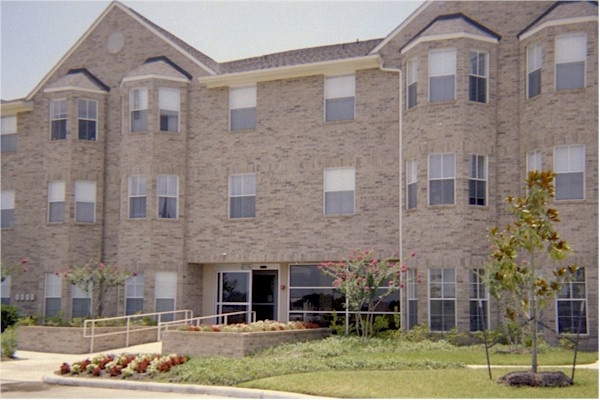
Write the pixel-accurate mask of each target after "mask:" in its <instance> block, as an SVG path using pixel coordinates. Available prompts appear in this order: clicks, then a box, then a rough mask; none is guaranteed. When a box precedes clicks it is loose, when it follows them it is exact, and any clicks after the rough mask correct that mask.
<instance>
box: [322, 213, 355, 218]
mask: <svg viewBox="0 0 600 400" xmlns="http://www.w3.org/2000/svg"><path fill="white" fill-rule="evenodd" d="M355 215H357V214H356V213H352V214H323V216H324V217H325V218H351V217H354V216H355Z"/></svg>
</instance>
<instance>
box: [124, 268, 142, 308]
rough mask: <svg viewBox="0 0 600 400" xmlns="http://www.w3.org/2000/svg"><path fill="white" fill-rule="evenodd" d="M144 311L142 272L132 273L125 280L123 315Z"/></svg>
mask: <svg viewBox="0 0 600 400" xmlns="http://www.w3.org/2000/svg"><path fill="white" fill-rule="evenodd" d="M143 311H144V274H143V273H139V274H134V275H133V276H130V277H129V278H127V280H126V281H125V315H133V314H136V313H142V312H143Z"/></svg>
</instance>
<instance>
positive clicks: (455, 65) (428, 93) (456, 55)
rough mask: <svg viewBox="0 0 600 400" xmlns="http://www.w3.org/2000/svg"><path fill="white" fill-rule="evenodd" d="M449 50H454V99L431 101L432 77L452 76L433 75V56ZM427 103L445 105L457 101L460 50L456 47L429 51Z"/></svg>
mask: <svg viewBox="0 0 600 400" xmlns="http://www.w3.org/2000/svg"><path fill="white" fill-rule="evenodd" d="M448 50H453V51H454V61H455V62H454V74H453V76H454V98H453V99H451V100H443V101H431V78H432V77H437V76H450V75H431V54H433V53H443V52H445V51H448ZM427 57H428V59H427V102H428V103H430V104H431V103H444V102H447V101H456V90H457V87H456V73H457V70H458V50H457V49H456V48H454V47H447V48H444V49H432V50H429V53H428V54H427Z"/></svg>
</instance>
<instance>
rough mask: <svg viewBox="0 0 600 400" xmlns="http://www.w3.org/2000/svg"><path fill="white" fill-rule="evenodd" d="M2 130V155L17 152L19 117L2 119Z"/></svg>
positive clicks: (0, 141) (13, 116)
mask: <svg viewBox="0 0 600 400" xmlns="http://www.w3.org/2000/svg"><path fill="white" fill-rule="evenodd" d="M1 129H2V130H1V131H0V149H1V150H0V151H1V152H2V153H14V152H15V151H17V116H16V115H10V116H7V117H2V128H1Z"/></svg>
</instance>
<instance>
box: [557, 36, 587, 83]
mask: <svg viewBox="0 0 600 400" xmlns="http://www.w3.org/2000/svg"><path fill="white" fill-rule="evenodd" d="M568 36H583V38H584V41H585V47H586V54H585V56H584V58H583V60H581V61H582V62H583V87H582V88H577V89H566V90H567V91H569V90H583V89H585V88H586V87H587V43H588V40H587V34H586V33H584V32H572V33H568V34H564V35H557V36H556V37H555V38H554V91H555V92H562V91H563V90H565V89H561V90H558V89H557V88H556V84H557V80H556V77H557V74H556V66H557V65H558V64H559V63H558V62H557V61H556V58H557V55H558V48H557V47H558V44H557V39H559V38H561V37H568ZM572 62H573V61H572ZM561 64H562V63H561Z"/></svg>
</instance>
